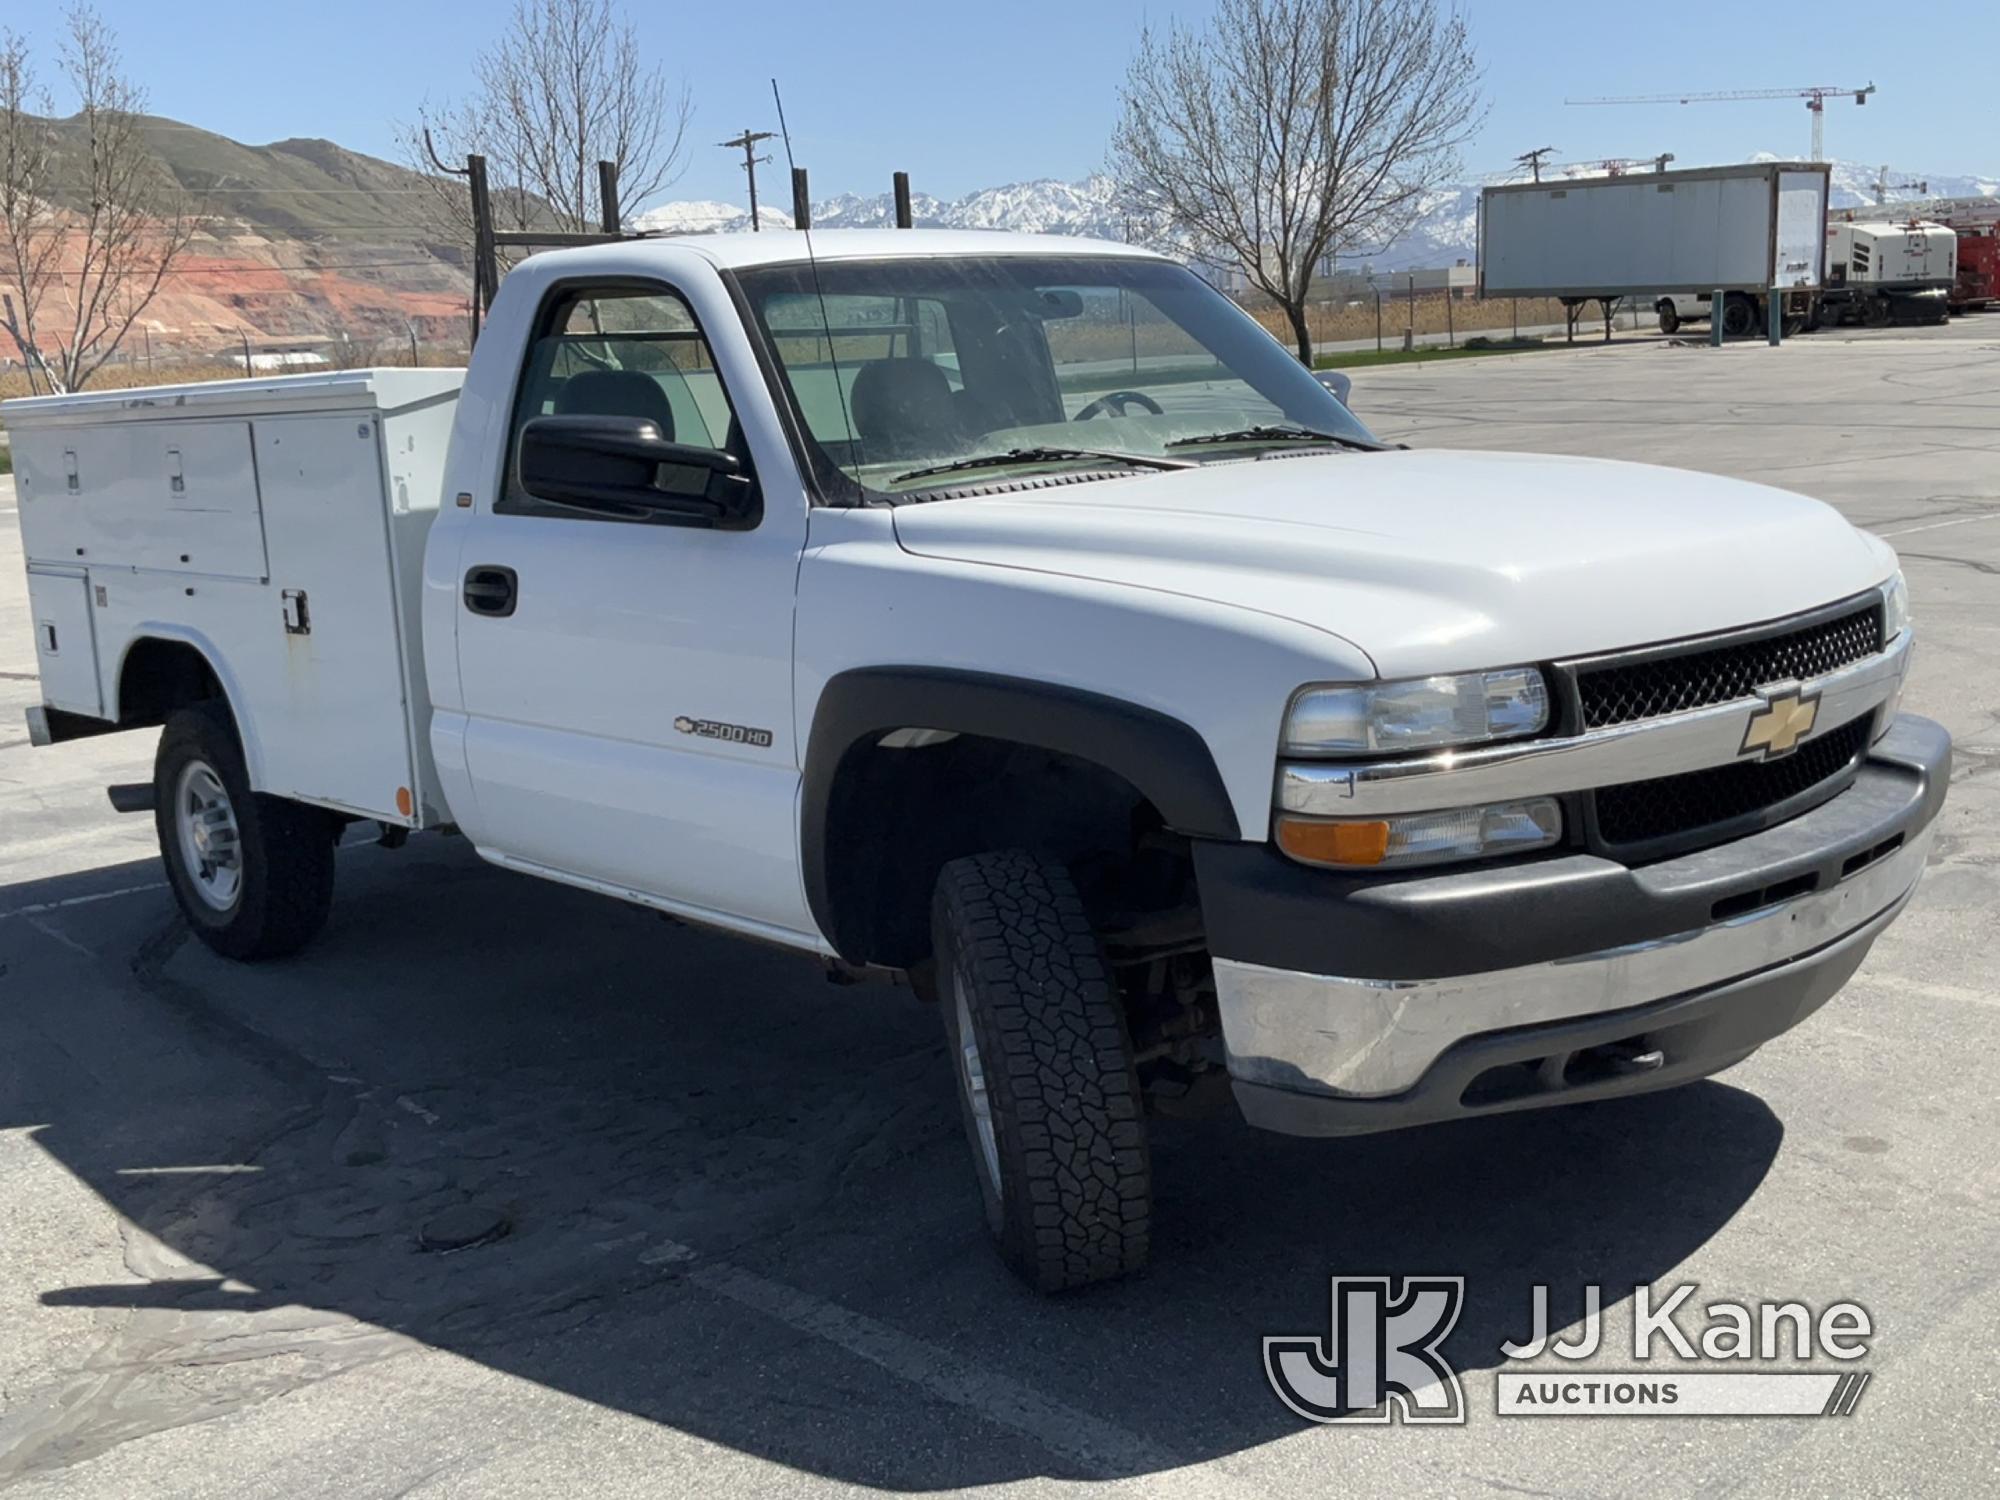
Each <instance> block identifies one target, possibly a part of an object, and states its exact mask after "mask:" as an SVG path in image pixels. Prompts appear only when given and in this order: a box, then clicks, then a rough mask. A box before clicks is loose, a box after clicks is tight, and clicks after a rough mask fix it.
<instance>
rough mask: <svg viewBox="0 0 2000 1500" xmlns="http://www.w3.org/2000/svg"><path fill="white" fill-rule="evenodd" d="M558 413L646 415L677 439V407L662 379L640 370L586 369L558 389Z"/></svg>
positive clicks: (667, 435) (670, 438)
mask: <svg viewBox="0 0 2000 1500" xmlns="http://www.w3.org/2000/svg"><path fill="white" fill-rule="evenodd" d="M555 408H556V415H557V416H563V417H643V418H645V419H646V420H648V421H650V422H652V423H653V424H654V425H655V426H656V427H658V428H659V429H660V436H661V437H663V438H665V439H666V440H667V441H668V442H672V441H673V440H674V408H673V403H672V402H670V401H669V400H667V393H666V392H665V391H663V390H661V389H660V383H659V381H657V380H655V379H653V377H652V376H650V375H644V374H641V373H640V372H639V371H637V370H583V371H580V372H579V373H577V374H575V375H572V376H570V378H569V379H567V380H565V381H564V382H563V383H562V385H561V386H559V387H558V388H557V390H556V400H555Z"/></svg>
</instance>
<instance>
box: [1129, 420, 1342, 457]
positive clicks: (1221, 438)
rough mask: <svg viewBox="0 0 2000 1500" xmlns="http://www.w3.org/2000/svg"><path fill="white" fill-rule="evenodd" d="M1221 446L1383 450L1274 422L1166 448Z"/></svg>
mask: <svg viewBox="0 0 2000 1500" xmlns="http://www.w3.org/2000/svg"><path fill="white" fill-rule="evenodd" d="M1223 443H1334V444H1337V445H1339V446H1340V447H1342V448H1356V449H1359V450H1360V451H1361V452H1363V453H1380V452H1381V451H1382V445H1381V444H1380V443H1366V442H1363V441H1362V440H1361V439H1360V438H1351V437H1343V436H1341V434H1339V433H1337V432H1318V431H1315V430H1314V429H1313V428H1310V427H1293V426H1289V425H1287V424H1284V423H1277V422H1273V423H1267V424H1266V425H1264V426H1261V427H1239V428H1238V429H1237V430H1236V431H1234V432H1205V433H1202V434H1201V435H1200V436H1198V437H1184V438H1175V439H1174V440H1173V441H1172V442H1171V443H1168V444H1167V446H1168V447H1169V448H1198V447H1202V446H1204V445H1220V444H1223Z"/></svg>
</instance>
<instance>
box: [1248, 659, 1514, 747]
mask: <svg viewBox="0 0 2000 1500" xmlns="http://www.w3.org/2000/svg"><path fill="white" fill-rule="evenodd" d="M1548 722H1549V690H1548V685H1547V684H1546V683H1544V682H1543V681H1542V674H1541V673H1540V672H1538V671H1536V670H1535V669H1534V668H1533V667H1508V668H1506V669H1504V670H1502V671H1498V672H1468V673H1465V674H1463V675H1461V676H1457V677H1416V678H1412V679H1410V680H1409V681H1407V682H1375V683H1364V684H1359V685H1357V686H1354V687H1315V688H1307V689H1306V690H1305V691H1304V692H1302V693H1300V694H1299V695H1298V696H1297V697H1296V698H1294V699H1293V700H1292V707H1291V712H1289V713H1288V714H1286V715H1285V736H1284V751H1285V753H1286V754H1288V755H1370V754H1388V753H1394V752H1396V751H1399V750H1437V749H1442V748H1444V747H1446V746H1451V745H1477V744H1483V743H1484V742H1485V741H1487V740H1504V739H1513V738H1515V737H1517V736H1519V735H1524V734H1537V733H1539V732H1540V731H1541V730H1543V729H1544V728H1546V727H1547V726H1548Z"/></svg>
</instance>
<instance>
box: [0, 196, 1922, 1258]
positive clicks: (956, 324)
mask: <svg viewBox="0 0 2000 1500" xmlns="http://www.w3.org/2000/svg"><path fill="white" fill-rule="evenodd" d="M810 250H816V251H817V255H816V257H814V256H812V255H811V254H810V253H809V247H808V245H807V244H806V243H805V241H804V240H803V239H802V238H801V237H799V236H797V235H790V234H761V235H756V236H747V235H746V236H742V237H740V238H732V237H717V238H712V239H699V240H687V241H680V242H676V241H671V240H657V241H640V242H629V243H622V244H614V245H605V246H595V247H591V248H586V249H577V250H571V251H562V252H558V253H554V254H548V255H542V256H537V257H534V258H533V259H530V260H528V261H526V262H525V263H524V264H522V265H521V266H520V267H519V268H518V269H516V270H515V271H514V272H513V273H512V274H511V275H509V276H508V278H507V279H506V281H505V284H504V285H503V287H502V288H501V291H500V294H499V297H498V299H497V300H496V302H495V304H494V306H493V309H492V314H491V318H490V321H489V322H488V324H487V326H486V329H485V331H484V334H483V336H482V337H481V339H480V342H479V345H478V348H477V350H476V352H475V353H474V355H473V358H472V362H471V366H470V368H469V369H467V370H465V371H464V372H462V374H461V372H436V371H421V370H407V371H396V370H376V371H362V372H349V373H340V374H327V375H314V376H299V377H289V378H282V379H273V380H266V381H231V382H224V383H218V384H213V385H192V386H179V387H173V388H162V389H155V390H148V391H138V392H132V391H118V392H106V393H103V394H90V395H82V396H73V397H55V398H48V399H42V400H31V401H19V402H13V403H10V404H9V406H8V408H7V411H6V417H7V422H8V425H9V427H10V429H11V431H12V433H13V436H14V442H15V452H16V462H17V465H18V467H19V471H20V513H21V526H22V530H23V533H24V536H25V541H26V551H27V556H28V571H29V585H30V591H31V595H32V599H33V606H34V608H33V619H34V626H35V630H36V636H37V640H36V644H37V647H38V649H39V651H40V667H41V677H42V685H43V695H44V698H45V703H44V705H43V706H42V707H40V708H38V709H36V710H34V711H33V712H32V713H31V715H30V719H31V730H32V733H33V735H34V737H35V738H36V739H37V740H38V741H40V742H44V743H46V742H50V741H55V740H63V739H68V738H72V737H75V736H78V735H83V734H90V733H96V732H102V731H106V730H111V729H119V728H128V727H133V726H140V725H163V726H164V732H163V733H162V734H161V736H160V741H159V749H158V755H157V763H156V772H155V778H154V781H153V784H152V786H151V788H150V789H149V790H148V789H144V788H118V789H114V792H115V793H117V794H118V795H117V796H115V798H114V800H117V801H120V802H121V803H122V804H123V805H125V806H127V807H133V806H146V805H150V806H151V807H152V809H153V811H154V815H155V817H156V820H157V823H158V830H159V837H160V847H161V853H162V856H163V858H164V860H165V863H166V868H167V871H168V874H169V877H170V880H171V884H172V887H173V891H174V894H175V897H176V898H177V900H178V901H179V904H180V907H181V910H182V911H183V912H184V913H185V914H186V918H187V921H188V923H189V925H190V926H191V927H192V929H193V930H194V931H195V932H196V933H197V934H199V935H200V936H201V937H202V938H203V939H204V940H205V941H206V942H207V943H208V944H209V945H210V946H211V947H213V948H214V949H216V950H217V951H218V952H220V953H223V954H226V955H229V956H231V957H235V958H243V959H253V958H262V957H268V956H272V955H276V954H283V953H290V952H293V951H295V950H297V949H299V948H300V947H301V946H303V945H304V944H305V943H306V942H307V941H308V940H309V939H311V938H312V937H313V935H314V934H315V933H316V932H317V931H318V930H319V928H320V926H321V924H322V922H323V921H324V920H325V918H326V916H327V912H328V906H329V902H330V900H331V895H332V886H333V878H334V860H333V845H334V842H335V840H336V839H337V838H338V837H339V834H340V831H341V829H342V828H343V826H345V825H347V824H349V823H353V822H356V821H362V820H366V821H369V822H372V823H376V824H380V825H381V826H382V828H383V829H384V836H385V838H389V839H391V840H392V841H393V840H394V839H398V838H400V837H402V836H403V834H404V833H405V832H406V831H410V830H418V829H426V828H435V827H439V826H441V825H455V826H456V827H457V828H458V829H459V830H461V831H462V832H463V833H464V834H465V836H466V837H467V838H469V839H470V840H471V842H472V843H473V845H474V846H475V847H476V848H477V849H478V851H479V853H480V854H481V855H483V856H484V857H485V858H487V859H488V860H491V861H493V862H494V863H496V864H499V865H502V866H505V867H506V868H508V869H512V870H517V871H522V872H524V873H527V874H531V875H538V876H542V877H544V878H547V879H551V880H559V881H565V882H568V883H571V884H574V885H579V886H585V887H588V888H590V889H592V890H596V891H600V892H603V893H605V894H607V895H612V896H616V897H619V898H621V899H624V900H628V901H635V902H641V903H644V904H646V905H649V906H653V907H657V908H660V909H662V910H665V911H667V912H671V913H674V914H677V915H679V916H681V917H684V918H689V919H692V920H696V921H699V922H704V923H709V924H712V925H714V926H717V927H721V928H727V929H732V930H734V931H736V932H739V933H744V934H748V935H751V936H754V937H758V938H762V939H765V940H767V941H770V942H775V943H779V944H783V945H785V946H787V947H790V948H794V949H797V950H801V951H803V952H805V953H809V954H814V955H817V956H819V957H820V958H821V959H822V960H823V961H824V962H826V963H827V964H829V965H836V966H838V967H840V968H841V969H842V970H844V971H847V972H850V973H852V972H871V973H882V974H886V975H902V976H906V977H907V978H908V979H909V981H910V982H911V984H912V986H913V987H914V988H915V989H916V990H917V991H918V992H919V993H920V994H923V995H925V996H927V997H933V998H935V999H936V1000H937V1001H938V1002H939V1009H940V1011H941V1012H942V1016H943V1022H944V1027H945V1031H946V1034H947V1037H948V1041H949V1046H948V1055H949V1058H950V1062H951V1067H952V1069H953V1071H954V1074H955V1077H956V1082H957V1088H958V1093H959V1099H960V1103H961V1105H962V1108H963V1114H964V1118H965V1125H966V1132H967V1137H968V1140H969V1143H970V1146H971V1156H972V1160H973V1165H974V1167H975V1170H976V1174H977V1177H978V1182H979V1186H980V1191H981V1193H982V1196H983V1201H984V1204H985V1211H986V1217H987V1220H988V1223H989V1225H990V1227H991V1229H992V1231H993V1234H994V1236H995V1238H996V1239H997V1241H998V1243H999V1246H1000V1249H1001V1251H1002V1253H1003V1254H1004V1256H1005V1258H1006V1259H1007V1261H1008V1262H1009V1263H1010V1264H1011V1265H1012V1266H1013V1267H1014V1268H1015V1269H1016V1270H1017V1271H1019V1272H1020V1273H1021V1274H1022V1275H1024V1276H1025V1277H1026V1278H1027V1279H1029V1280H1030V1281H1031V1282H1033V1283H1035V1284H1036V1285H1038V1286H1041V1287H1043V1288H1049V1289H1054V1288H1060V1287H1066V1286H1073V1285H1077V1284H1080V1283H1084V1282H1088V1281H1093V1280H1097V1279H1100V1278H1103V1277H1107V1276H1111V1275H1115V1274H1117V1273H1119V1272H1123V1271H1128V1270H1131V1269H1132V1268H1134V1267H1136V1266H1138V1265H1139V1264H1140V1263H1141V1262H1142V1261H1143V1260H1144V1258H1145V1255H1146V1248H1147V1237H1148V1231H1149V1223H1150V1215H1151V1212H1152V1209H1151V1182H1150V1173H1151V1164H1150V1159H1149V1156H1148V1149H1147V1135H1146V1125H1145V1120H1146V1117H1147V1114H1148V1113H1149V1111H1154V1110H1166V1111H1172V1110H1192V1109H1194V1108H1195V1107H1197V1106H1198V1105H1199V1104H1200V1103H1201V1102H1202V1101H1203V1100H1204V1098H1205V1097H1207V1096H1212V1095H1214V1094H1215V1093H1216V1092H1218V1090H1219V1091H1220V1092H1221V1094H1222V1097H1223V1098H1224V1099H1225V1100H1226V1099H1227V1098H1228V1097H1229V1094H1230V1092H1231V1091H1232V1090H1233V1094H1234V1098H1235V1101H1236V1104H1237V1106H1238V1107H1239V1108H1240V1109H1241V1111H1242V1113H1243V1114H1244V1115H1245V1116H1246V1117H1247V1118H1248V1119H1249V1120H1250V1121H1251V1122H1252V1123H1254V1124H1256V1125H1260V1126H1264V1127H1268V1128H1271V1129H1274V1130H1281V1131H1289V1132H1295V1133H1303V1134H1316V1135H1342V1134H1351V1133H1358V1132H1366V1131H1377V1130H1386V1129H1391V1128H1396V1127H1401V1126H1408V1125H1415V1124H1420V1123H1424V1122H1428V1121H1438V1120H1449V1119H1457V1118H1462V1117H1469V1116H1478V1115H1485V1114H1491V1113H1494V1112H1498V1111H1504V1110H1518V1109H1526V1108H1532V1107H1536V1106H1541V1105H1551V1104H1559V1103H1563V1102H1566V1101H1572V1100H1588V1099H1601V1098H1604V1097H1606V1096H1611V1095H1618V1094H1626V1093H1632V1092H1636V1091H1640V1090H1646V1089H1656V1088H1662V1087H1666V1086H1668V1085H1672V1084H1678V1083H1684V1082H1686V1081H1688V1080H1690V1079H1694V1078H1699V1077H1702V1076H1704V1075H1706V1074H1710V1073H1713V1072H1715V1071H1717V1070H1718V1069H1721V1068H1725V1067H1728V1066H1729V1065H1730V1064H1732V1063H1734V1062H1737V1061H1739V1060H1740V1059H1742V1058H1744V1057H1746V1056H1748V1055H1749V1054H1750V1053H1751V1052H1752V1051H1753V1050H1755V1049H1756V1048H1757V1047H1758V1046H1760V1045H1761V1044H1762V1043H1764V1042H1766V1041H1768V1040H1770V1039H1771V1038H1772V1037H1774V1036H1776V1035H1777V1034H1778V1033H1780V1032H1782V1031H1784V1030H1785V1029H1786V1028H1788V1027H1790V1026H1792V1025H1793V1024H1795V1023H1796V1022H1798V1021H1799V1020H1801V1019H1802V1018H1803V1017H1805V1016H1806V1015H1807V1014H1809V1013H1810V1012H1811V1011H1813V1010H1814V1009H1815V1008H1816V1007H1818V1006H1819V1005H1821V1004H1822V1003H1824V1002H1825V1001H1826V1000H1827V999H1828V998H1829V997H1830V996H1831V995H1832V994H1833V993H1834V992H1835V991H1836V990H1838V989H1839V988H1840V986H1841V985H1842V984H1843V983H1844V982H1845V981H1846V979H1847V977H1848V976H1849V975H1850V974H1852V973H1853V972H1854V969H1855V967H1856V966H1857V965H1858V964H1859V963H1860V962H1861V960H1862V958H1863V956H1864V955H1865V954H1866V953H1867V951H1868V948H1869V946H1870V944H1871V943H1873V941H1874V940H1875V938H1876V937H1877V936H1878V935H1879V934H1880V933H1881V932H1882V930H1883V929H1884V928H1885V927H1886V926H1887V925H1888V924H1889V923H1890V922H1891V921H1893V920H1894V919H1895V917H1896V915H1897V913H1898V912H1899V911H1900V910H1901V909H1902V907H1903V905H1904V904H1905V903H1906V902H1907V901H1908V900H1909V899H1910V896H1911V894H1912V892H1913V891H1914V890H1915V888H1916V885H1917V880H1918V876H1919V875H1920V874H1921V872H1922V870H1923V867H1924V860H1925V854H1926V851H1927V850H1928V848H1929V846H1930V840H1931V830H1932V824H1933V820H1934V818H1935V816H1936V814H1937V811H1938V807H1939V804H1940V802H1941V800H1942V798H1943V796H1944V791H1945V781H1946V771H1947V766H1948V759H1949V742H1948V741H1947V739H1946V737H1945V735H1944V733H1943V732H1942V731H1941V730H1940V729H1939V728H1938V727H1937V726H1936V725H1934V724H1932V723H1929V722H1927V721H1925V720H1922V719H1918V718H1914V717H1911V716H1909V715H1905V714H1899V713H1898V712H1897V705H1898V699H1899V695H1900V693H1901V688H1902V683H1903V678H1904V673H1905V668H1906V666H1907V663H1908V660H1909V654H1910V642H1911V632H1910V627H1909V618H1908V607H1907V604H1906V599H1905V592H1904V586H1903V581H1902V577H1901V575H1900V574H1899V572H1898V570H1897V566H1896V559H1895V557H1894V554H1893V553H1892V552H1891V550H1890V549H1889V547H1888V546H1886V545H1885V544H1884V543H1882V542H1880V541H1878V540H1876V539H1874V538H1872V537H1869V536H1866V535H1864V534H1862V533H1860V532H1858V531H1856V530H1855V529H1854V528H1853V527H1851V526H1850V525H1848V524H1847V522H1846V521H1844V520H1843V519H1842V518H1841V517H1840V516H1839V515H1837V514H1836V513H1835V512H1833V511H1832V510H1830V509H1829V508H1827V507H1826V506H1824V505H1821V504H1819V503H1818V502H1816V501H1813V500H1809V499H1806V498H1804V497H1802V496H1799V495H1795V494H1789V493H1785V492H1783V491H1779V490H1774V489H1766V488H1763V487H1760V486H1757V485H1752V484H1745V483H1739V482H1735V481H1731V480H1726V479H1720V478H1715V477H1712V476H1708V475H1700V474H1690V473H1681V472H1677V471H1674V470H1668V469H1660V468H1648V467H1643V466H1636V465H1630V464H1617V463H1604V462H1594V461H1586V460H1581V459H1574V458H1540V457H1530V456H1525V455H1520V454H1504V453H1424V452H1409V451H1400V450H1397V449H1393V448H1389V447H1386V446H1385V445H1383V444H1381V443H1379V442H1377V441H1376V440H1374V439H1373V438H1372V437H1371V436H1370V434H1369V433H1368V432H1367V430H1366V429H1365V428H1364V427H1363V426H1362V425H1361V424H1360V423H1359V422H1358V421H1357V420H1356V419H1355V418H1354V417H1353V416H1351V415H1350V414H1349V413H1348V411H1347V410H1346V409H1345V408H1344V407H1343V406H1342V404H1341V403H1340V402H1339V401H1337V400H1336V399H1335V398H1334V397H1333V395H1331V394H1330V393H1329V392H1328V391H1327V390H1325V389H1324V388H1323V387H1322V386H1321V385H1320V384H1319V383H1318V382H1317V381H1315V380H1314V379H1313V377H1312V376H1311V375H1310V374H1309V373H1308V372H1307V371H1305V370H1304V369H1302V368H1300V366H1299V365H1298V364H1297V363H1296V361H1294V360H1293V359H1291V358H1290V357H1289V356H1288V355H1287V354H1286V353H1285V351H1284V350H1283V349H1281V348H1280V347H1279V345H1278V344H1277V343H1276V342H1274V341H1273V340H1272V339H1271V338H1270V337H1269V336H1268V335H1266V334H1265V333H1264V332H1263V331H1262V330H1261V329H1260V328H1259V327H1258V326H1257V325H1256V324H1255V323H1254V322H1253V321H1252V320H1251V319H1250V318H1248V317H1247V316H1246V315H1245V314H1244V313H1242V312H1241V311H1240V310H1239V309H1237V308H1236V307H1235V306H1233V305H1232V304H1231V303H1230V302H1228V301H1227V300H1226V299H1224V298H1223V297H1221V296H1220V295H1218V294H1217V293H1216V292H1214V291H1213V290H1211V289H1210V288H1209V287H1207V286H1206V285H1204V284H1203V283H1202V282H1201V281H1199V280H1198V279H1197V278H1196V277H1194V276H1193V275H1191V274H1190V273H1189V272H1187V271H1186V270H1184V269H1182V268H1181V267H1179V266H1177V265H1174V264H1172V263H1171V262H1168V261H1165V260H1161V259H1158V258H1155V257H1152V256H1149V255H1146V254H1143V253H1140V252H1137V251H1134V250H1132V249H1129V248H1126V247H1123V246H1117V245H1101V244H1090V243H1082V242H1072V241H1062V240H1054V239H1046V238H1040V237H1030V236H1007V235H979V234H945V233H932V232H882V233H874V232H855V233H849V234H834V233H826V234H820V235H817V236H815V237H814V244H813V245H812V246H811V247H810Z"/></svg>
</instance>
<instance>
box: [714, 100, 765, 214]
mask: <svg viewBox="0 0 2000 1500" xmlns="http://www.w3.org/2000/svg"><path fill="white" fill-rule="evenodd" d="M776 134H777V132H776V131H771V130H751V129H750V128H749V127H747V126H746V127H744V131H743V134H741V135H739V136H737V137H736V139H735V140H733V141H717V142H716V144H717V145H718V146H721V147H723V148H725V149H726V150H730V151H741V152H742V153H743V171H744V173H745V174H746V175H747V176H748V177H749V179H750V228H751V229H752V231H755V230H759V229H762V228H763V227H764V226H763V225H762V224H759V223H758V222H757V164H758V163H759V162H766V161H769V160H770V159H771V158H770V157H768V156H759V155H758V154H757V145H758V142H760V141H768V140H770V139H771V138H772V137H773V136H774V135H776Z"/></svg>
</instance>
